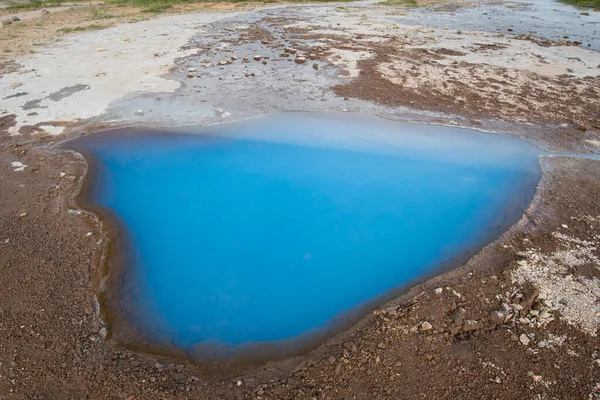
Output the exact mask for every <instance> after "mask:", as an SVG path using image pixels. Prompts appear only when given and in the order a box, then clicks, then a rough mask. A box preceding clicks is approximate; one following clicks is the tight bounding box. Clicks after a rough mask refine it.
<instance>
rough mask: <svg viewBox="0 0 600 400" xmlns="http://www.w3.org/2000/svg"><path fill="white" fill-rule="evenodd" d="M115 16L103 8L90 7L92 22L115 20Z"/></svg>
mask: <svg viewBox="0 0 600 400" xmlns="http://www.w3.org/2000/svg"><path fill="white" fill-rule="evenodd" d="M114 17H115V15H111V14H109V13H108V12H106V10H103V9H102V7H97V6H94V7H90V19H91V20H94V21H96V20H99V19H109V18H114Z"/></svg>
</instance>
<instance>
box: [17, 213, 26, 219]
mask: <svg viewBox="0 0 600 400" xmlns="http://www.w3.org/2000/svg"><path fill="white" fill-rule="evenodd" d="M26 216H27V213H26V212H22V213H20V214H19V218H25V217H26Z"/></svg>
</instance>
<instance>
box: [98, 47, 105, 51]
mask: <svg viewBox="0 0 600 400" xmlns="http://www.w3.org/2000/svg"><path fill="white" fill-rule="evenodd" d="M96 51H106V48H105V47H98V48H97V49H96Z"/></svg>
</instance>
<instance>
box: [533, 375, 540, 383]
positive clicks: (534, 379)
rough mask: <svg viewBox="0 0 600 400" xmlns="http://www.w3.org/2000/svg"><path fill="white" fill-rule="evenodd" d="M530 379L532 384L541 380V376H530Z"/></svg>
mask: <svg viewBox="0 0 600 400" xmlns="http://www.w3.org/2000/svg"><path fill="white" fill-rule="evenodd" d="M531 379H533V381H534V382H540V381H541V380H542V376H541V375H531Z"/></svg>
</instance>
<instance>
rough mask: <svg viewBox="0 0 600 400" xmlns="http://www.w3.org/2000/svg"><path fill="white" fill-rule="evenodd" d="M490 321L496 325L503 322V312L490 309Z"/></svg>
mask: <svg viewBox="0 0 600 400" xmlns="http://www.w3.org/2000/svg"><path fill="white" fill-rule="evenodd" d="M490 321H492V323H493V324H496V325H500V324H502V323H504V313H503V312H502V311H491V312H490Z"/></svg>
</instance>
